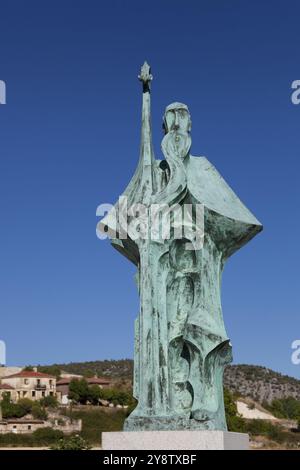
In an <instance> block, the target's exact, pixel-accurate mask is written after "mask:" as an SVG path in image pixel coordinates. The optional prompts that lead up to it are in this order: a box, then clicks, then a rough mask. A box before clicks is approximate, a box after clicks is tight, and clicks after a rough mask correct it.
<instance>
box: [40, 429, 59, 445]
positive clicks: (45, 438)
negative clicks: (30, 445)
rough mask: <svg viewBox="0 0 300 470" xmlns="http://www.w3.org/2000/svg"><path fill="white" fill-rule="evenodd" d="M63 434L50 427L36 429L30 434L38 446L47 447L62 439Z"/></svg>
mask: <svg viewBox="0 0 300 470" xmlns="http://www.w3.org/2000/svg"><path fill="white" fill-rule="evenodd" d="M63 436H64V433H63V432H62V431H59V430H57V429H52V428H50V427H47V428H40V429H37V430H36V431H34V432H33V433H32V437H33V439H34V440H35V442H37V443H39V445H48V444H51V443H54V442H56V441H58V440H59V439H62V438H63Z"/></svg>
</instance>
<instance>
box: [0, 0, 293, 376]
mask: <svg viewBox="0 0 300 470" xmlns="http://www.w3.org/2000/svg"><path fill="white" fill-rule="evenodd" d="M299 15H300V5H299V2H296V1H274V2H268V1H257V0H256V1H252V2H248V1H243V0H239V1H238V0H235V1H233V0H228V1H226V2H225V1H217V0H207V1H199V0H198V1H192V0H190V1H186V2H182V1H181V2H180V1H178V0H172V1H170V0H164V1H152V2H150V3H149V2H148V3H147V4H145V2H139V1H135V0H134V1H126V2H125V1H116V0H111V1H110V2H99V1H94V0H87V1H85V2H84V1H78V0H77V1H76V0H75V1H68V0H63V1H59V2H58V1H57V0H52V1H51V2H49V1H44V2H40V1H39V2H38V1H33V0H28V1H26V2H25V1H20V0H19V1H16V0H12V1H10V2H6V3H4V2H2V4H1V29H0V79H1V80H5V82H6V84H7V104H6V105H5V106H0V214H1V225H0V227H1V230H0V322H1V323H0V325H1V329H0V339H3V340H5V341H6V343H7V362H8V363H9V364H29V363H31V364H32V363H53V362H69V361H84V360H96V359H104V358H122V357H132V355H133V321H134V318H135V317H136V315H137V312H138V296H137V293H136V289H135V284H134V281H133V275H134V271H135V270H134V266H133V265H131V264H130V263H129V262H128V261H127V260H126V259H125V258H123V257H121V256H120V255H119V254H118V253H117V252H116V251H115V250H114V249H113V248H111V247H110V245H109V243H108V242H107V241H106V242H105V241H100V240H98V239H97V238H96V235H95V227H96V222H97V219H96V217H95V212H96V207H97V205H98V204H100V203H102V202H112V203H113V202H114V201H115V200H116V199H117V197H118V195H119V194H120V193H121V192H122V191H123V190H124V188H125V186H126V185H127V183H128V181H129V180H130V178H131V176H132V174H133V171H134V169H135V167H136V164H137V160H138V155H139V138H140V111H141V87H140V83H139V82H138V80H137V75H138V73H139V68H140V66H141V64H142V63H143V61H144V60H145V59H147V60H148V62H149V63H150V64H151V66H152V72H153V75H154V81H153V84H152V108H153V113H152V117H153V134H154V144H155V153H156V156H157V158H159V157H160V141H161V138H162V131H161V123H162V119H161V118H162V114H163V110H164V108H165V106H166V105H167V104H169V103H170V102H172V101H175V100H176V101H182V102H184V103H187V104H188V106H189V108H190V111H191V114H192V120H193V129H192V139H193V144H192V153H193V154H194V155H205V156H206V157H207V158H208V159H209V160H210V161H211V162H212V163H213V164H214V165H215V166H216V167H217V169H218V170H219V171H220V172H221V174H222V175H223V177H224V178H225V179H226V180H227V182H228V183H229V184H230V185H231V186H232V188H233V189H234V191H235V192H236V193H237V194H238V196H239V197H240V198H241V199H242V201H243V202H244V203H245V204H246V205H247V207H248V208H249V209H250V210H252V211H253V213H254V214H255V215H256V217H257V218H258V219H259V220H260V221H261V222H262V223H263V224H264V232H263V233H262V234H260V235H259V236H257V237H256V238H255V239H254V240H253V241H252V242H251V243H249V244H248V245H247V246H246V247H245V248H243V249H242V250H241V251H240V252H237V253H236V254H235V255H234V256H233V257H232V258H231V259H230V260H229V262H228V263H227V266H226V268H225V272H224V278H223V290H222V302H223V311H224V317H225V322H226V326H227V330H228V334H229V336H230V338H231V340H232V343H233V348H234V349H233V351H234V360H235V362H237V363H250V364H261V365H265V366H267V367H271V368H273V369H275V370H278V371H281V372H284V373H288V374H291V375H294V376H296V377H299V378H300V365H299V366H295V365H293V364H292V363H291V360H290V356H291V347H290V346H291V342H292V341H293V340H294V339H299V338H300V316H299V312H300V300H299V264H300V259H299V258H300V256H299V239H300V223H299V196H300V189H299V173H300V155H299V153H300V152H299V148H300V146H299V135H300V133H299V131H300V105H299V106H295V105H293V104H292V103H291V99H290V96H291V83H292V81H293V80H296V79H300V69H299V42H300V28H299Z"/></svg>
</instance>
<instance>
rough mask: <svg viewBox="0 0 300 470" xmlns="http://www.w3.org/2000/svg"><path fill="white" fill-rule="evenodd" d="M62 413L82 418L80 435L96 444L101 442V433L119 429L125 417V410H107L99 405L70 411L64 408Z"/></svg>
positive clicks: (74, 417) (121, 427)
mask: <svg viewBox="0 0 300 470" xmlns="http://www.w3.org/2000/svg"><path fill="white" fill-rule="evenodd" d="M63 413H64V414H65V415H67V416H69V417H70V418H72V419H82V431H81V433H80V436H81V437H83V439H85V440H86V441H87V442H89V443H91V444H95V445H98V446H99V445H100V444H101V433H102V432H103V431H107V432H109V431H121V430H122V429H123V424H124V420H125V418H126V410H122V409H120V410H115V409H114V410H109V409H107V408H106V409H103V408H100V407H99V408H98V407H97V408H93V409H81V410H80V411H77V410H73V411H71V412H70V411H69V410H64V411H63Z"/></svg>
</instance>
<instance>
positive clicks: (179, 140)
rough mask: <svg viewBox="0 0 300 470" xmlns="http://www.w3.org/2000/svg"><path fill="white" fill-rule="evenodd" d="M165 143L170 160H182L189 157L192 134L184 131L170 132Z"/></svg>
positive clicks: (165, 138)
mask: <svg viewBox="0 0 300 470" xmlns="http://www.w3.org/2000/svg"><path fill="white" fill-rule="evenodd" d="M163 141H164V146H165V149H166V151H167V154H168V156H169V158H170V157H171V158H174V157H175V158H176V157H177V158H178V159H180V160H183V159H184V158H185V157H186V156H187V155H188V153H189V151H190V148H191V145H192V139H191V136H190V134H189V133H188V132H184V131H182V130H173V131H170V132H168V133H167V134H166V135H165V137H164V139H163Z"/></svg>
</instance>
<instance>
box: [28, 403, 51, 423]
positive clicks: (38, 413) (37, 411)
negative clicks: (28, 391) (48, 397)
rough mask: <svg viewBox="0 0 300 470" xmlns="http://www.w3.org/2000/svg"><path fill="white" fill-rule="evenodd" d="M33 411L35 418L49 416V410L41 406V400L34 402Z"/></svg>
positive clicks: (44, 418)
mask: <svg viewBox="0 0 300 470" xmlns="http://www.w3.org/2000/svg"><path fill="white" fill-rule="evenodd" d="M31 413H32V416H33V417H34V418H35V419H43V420H46V419H47V418H48V414H47V411H46V410H45V408H43V407H42V406H41V404H40V403H39V402H35V403H33V405H32V410H31Z"/></svg>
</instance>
